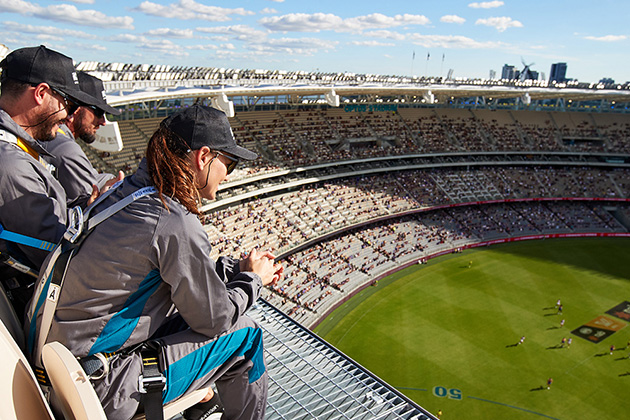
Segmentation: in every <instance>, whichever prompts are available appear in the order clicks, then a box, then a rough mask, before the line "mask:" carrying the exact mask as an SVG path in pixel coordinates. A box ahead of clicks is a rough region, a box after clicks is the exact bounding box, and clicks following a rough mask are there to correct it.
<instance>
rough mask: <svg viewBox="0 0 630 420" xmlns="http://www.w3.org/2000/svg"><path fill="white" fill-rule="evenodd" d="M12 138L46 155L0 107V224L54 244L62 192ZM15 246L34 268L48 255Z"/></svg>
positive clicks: (61, 223) (63, 214) (59, 232)
mask: <svg viewBox="0 0 630 420" xmlns="http://www.w3.org/2000/svg"><path fill="white" fill-rule="evenodd" d="M15 137H18V138H20V139H22V140H23V141H24V142H26V143H28V144H29V146H31V147H32V148H33V149H34V150H35V151H36V152H38V153H39V154H40V155H46V154H47V153H46V151H45V150H43V149H42V147H41V146H40V145H39V144H38V143H37V142H36V141H35V140H34V139H33V138H32V137H31V136H30V135H28V134H27V133H26V131H24V130H23V129H22V128H21V127H20V126H19V125H18V124H17V123H16V122H15V121H13V119H11V117H10V116H9V114H7V113H6V112H5V111H3V110H1V109H0V224H2V226H3V227H4V228H5V229H6V230H8V231H12V232H17V233H20V234H22V235H27V236H30V237H33V238H36V239H41V240H44V241H49V242H53V243H57V242H59V240H60V239H61V237H62V236H63V234H64V232H65V230H66V220H67V209H66V193H65V191H64V189H63V187H62V186H61V184H60V183H59V182H58V181H57V180H56V179H55V178H54V177H53V176H52V174H51V173H50V172H49V170H48V169H47V168H46V167H45V166H44V165H43V164H42V163H40V162H39V161H37V160H36V159H35V158H33V157H32V156H31V155H29V154H28V153H26V152H25V151H23V150H22V149H20V148H19V147H18V145H17V144H16V140H15ZM7 246H9V247H14V246H16V245H13V244H7V243H5V242H4V241H2V240H0V249H3V250H5V251H6V250H7ZM18 248H19V249H18V251H21V252H22V253H23V256H25V257H26V258H27V259H28V262H30V264H31V265H32V266H33V267H34V268H36V269H39V268H40V267H41V264H42V262H43V261H44V259H45V258H46V255H47V254H48V252H46V251H42V250H39V249H35V248H31V247H27V246H18ZM25 262H26V261H25Z"/></svg>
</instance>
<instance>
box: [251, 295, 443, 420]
mask: <svg viewBox="0 0 630 420" xmlns="http://www.w3.org/2000/svg"><path fill="white" fill-rule="evenodd" d="M248 314H249V315H250V316H251V317H252V318H254V319H255V320H256V321H257V322H258V323H259V324H260V325H261V327H262V329H263V331H264V333H263V334H264V340H265V360H266V362H267V369H268V372H269V397H268V400H267V415H266V417H265V418H266V419H288V420H299V419H309V420H310V419H322V420H323V419H326V420H328V419H331V420H332V419H366V420H367V419H370V420H376V419H379V420H380V419H409V420H424V419H435V417H433V415H431V414H430V413H428V412H427V411H426V410H424V409H423V408H422V407H420V406H419V405H417V404H416V403H414V402H412V401H411V400H409V399H408V398H407V397H405V396H404V395H403V394H401V393H400V392H398V391H397V390H396V389H394V388H392V387H391V386H389V385H388V384H386V383H385V382H384V381H382V380H381V379H379V378H378V377H376V376H375V375H373V374H372V373H370V372H369V371H367V370H366V369H365V368H363V367H361V366H360V365H359V364H357V363H356V362H354V361H353V360H352V359H350V358H348V357H347V356H345V355H344V354H342V353H341V352H339V351H338V350H336V349H335V348H333V347H332V346H330V345H329V344H327V343H326V342H325V341H323V340H321V339H320V338H319V337H317V336H316V335H315V334H313V333H312V332H311V331H309V330H308V329H306V328H304V327H302V326H301V325H300V324H298V323H296V322H295V321H293V320H292V319H290V318H289V317H287V316H286V315H285V314H283V313H282V312H280V311H279V310H277V309H276V308H275V307H273V306H272V305H270V304H269V303H267V302H266V301H264V300H263V299H259V300H258V302H257V303H256V305H255V306H254V307H253V308H252V309H251V310H250V311H249V312H248Z"/></svg>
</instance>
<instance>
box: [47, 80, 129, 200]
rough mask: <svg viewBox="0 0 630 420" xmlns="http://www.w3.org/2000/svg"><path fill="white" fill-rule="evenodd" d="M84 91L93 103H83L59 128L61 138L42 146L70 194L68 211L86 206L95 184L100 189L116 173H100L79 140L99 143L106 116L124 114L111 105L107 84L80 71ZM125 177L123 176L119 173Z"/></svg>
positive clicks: (67, 197) (58, 136)
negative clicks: (108, 101) (97, 141)
mask: <svg viewBox="0 0 630 420" xmlns="http://www.w3.org/2000/svg"><path fill="white" fill-rule="evenodd" d="M77 74H78V77H79V87H80V89H81V90H82V91H83V92H85V93H87V94H88V95H90V97H91V98H90V101H89V102H87V103H86V104H83V105H82V106H80V107H79V109H77V110H76V112H75V113H74V114H72V115H70V116H69V117H68V118H67V119H66V124H65V125H62V126H60V127H59V130H58V134H57V138H55V140H53V141H50V142H42V143H41V145H42V146H43V147H44V148H45V149H46V151H47V152H48V153H50V154H51V155H53V156H52V158H47V159H46V160H48V161H49V162H50V163H52V164H53V165H54V166H55V167H56V169H57V171H56V177H57V180H58V181H59V182H60V183H61V185H62V186H63V188H64V190H65V191H66V199H67V206H68V208H71V207H74V206H81V207H85V205H86V203H87V200H88V199H89V198H90V195H91V194H92V185H96V186H97V187H98V188H99V189H101V188H102V187H103V185H104V184H105V182H106V181H107V180H109V179H111V178H113V175H112V174H99V173H98V172H97V171H96V169H94V167H93V166H92V164H91V163H90V161H89V160H88V158H87V156H85V153H84V152H83V150H82V149H81V146H79V144H78V143H77V142H76V141H75V139H81V140H83V141H84V142H85V143H87V144H91V143H93V142H94V141H95V140H96V130H98V128H99V127H101V126H103V125H105V113H109V114H113V115H120V111H119V110H117V109H115V108H112V107H111V106H109V105H108V104H107V100H106V96H105V88H104V86H103V82H102V81H101V80H100V79H98V78H96V77H94V76H91V75H89V74H88V73H85V72H78V73H77ZM119 176H122V174H119Z"/></svg>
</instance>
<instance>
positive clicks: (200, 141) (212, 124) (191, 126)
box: [161, 105, 258, 160]
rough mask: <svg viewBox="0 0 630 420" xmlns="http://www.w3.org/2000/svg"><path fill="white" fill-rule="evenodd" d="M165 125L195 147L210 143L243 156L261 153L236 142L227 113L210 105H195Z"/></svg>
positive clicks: (251, 156)
mask: <svg viewBox="0 0 630 420" xmlns="http://www.w3.org/2000/svg"><path fill="white" fill-rule="evenodd" d="M161 125H162V127H166V128H168V129H169V130H171V131H172V132H174V133H175V134H177V135H178V136H179V137H181V138H182V140H184V141H185V142H186V144H187V145H188V147H190V149H191V150H199V149H201V148H202V147H203V146H208V147H209V148H210V149H212V150H216V151H219V152H226V153H229V154H231V155H233V156H236V157H237V158H239V159H244V160H254V159H256V158H257V157H258V155H257V154H256V153H254V152H252V151H250V150H247V149H245V148H244V147H240V146H237V145H236V140H234V134H233V133H232V127H230V122H229V121H228V118H227V116H226V115H225V113H224V112H223V111H219V110H218V109H215V108H212V107H209V106H202V105H193V106H191V107H189V108H186V109H184V110H183V111H179V112H177V113H175V114H173V115H171V116H170V117H168V118H166V119H164V120H163V121H162V123H161Z"/></svg>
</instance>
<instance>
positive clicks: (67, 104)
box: [50, 88, 79, 116]
mask: <svg viewBox="0 0 630 420" xmlns="http://www.w3.org/2000/svg"><path fill="white" fill-rule="evenodd" d="M50 90H52V91H53V92H55V93H56V94H57V95H59V96H61V99H63V103H64V108H66V111H67V112H68V116H70V115H72V114H74V112H75V111H76V110H77V109H79V105H78V104H77V103H75V102H74V101H73V100H72V99H70V97H69V96H68V95H66V94H65V93H63V92H61V91H58V90H57V89H53V88H50Z"/></svg>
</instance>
